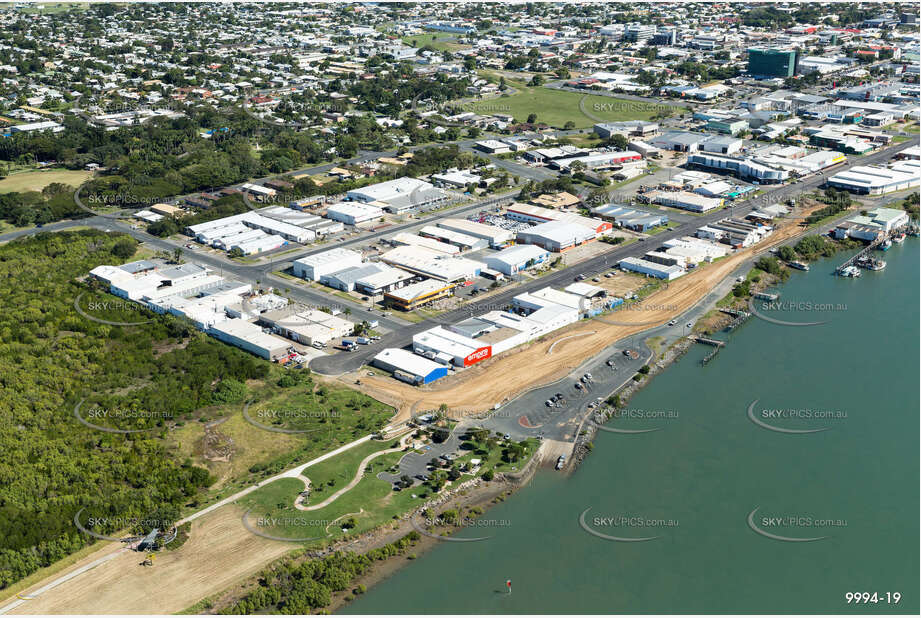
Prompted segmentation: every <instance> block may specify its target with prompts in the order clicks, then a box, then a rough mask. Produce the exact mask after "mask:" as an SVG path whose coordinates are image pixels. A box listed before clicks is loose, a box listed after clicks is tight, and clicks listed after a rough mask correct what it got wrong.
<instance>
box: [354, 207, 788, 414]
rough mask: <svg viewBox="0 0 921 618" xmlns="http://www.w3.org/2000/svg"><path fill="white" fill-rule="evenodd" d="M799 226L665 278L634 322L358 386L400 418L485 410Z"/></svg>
mask: <svg viewBox="0 0 921 618" xmlns="http://www.w3.org/2000/svg"><path fill="white" fill-rule="evenodd" d="M800 231H801V230H800V228H799V226H798V225H797V224H795V223H792V222H791V223H789V224H788V225H787V226H786V227H784V228H781V229H780V230H778V231H777V232H775V233H774V234H773V235H771V236H769V237H768V238H767V239H765V240H764V241H763V242H761V243H760V244H758V245H756V246H754V247H749V248H748V249H743V250H741V251H738V252H737V253H735V254H734V255H732V256H730V257H728V258H725V259H723V260H720V261H718V262H716V263H715V264H711V265H709V266H706V267H704V268H698V269H697V270H695V271H694V272H692V273H690V274H687V275H685V276H683V277H681V278H679V279H676V280H674V281H672V282H670V283H669V285H668V287H666V288H664V289H662V290H659V291H658V292H655V293H654V294H652V295H650V296H649V297H648V298H647V299H646V303H647V304H648V305H649V306H650V309H649V310H648V311H639V310H637V311H630V312H629V313H626V312H625V313H624V314H623V315H619V316H618V318H617V319H618V321H622V322H635V323H637V326H620V325H612V324H605V323H603V322H602V321H599V320H587V321H582V322H579V323H577V324H573V325H572V326H569V327H567V328H564V329H561V330H559V331H556V332H554V333H552V334H551V335H549V336H547V337H545V338H544V339H542V340H538V341H536V342H535V343H533V344H531V345H530V346H528V347H526V348H525V349H523V350H520V351H513V352H510V353H508V354H505V355H500V356H497V357H495V358H492V359H489V360H487V361H484V362H482V363H479V364H477V365H474V366H473V367H472V368H470V369H467V370H465V371H463V372H462V373H460V374H459V375H457V376H452V377H451V378H446V379H443V380H440V381H439V382H436V383H435V384H433V385H432V386H430V387H426V388H418V387H414V386H410V385H408V384H404V383H402V382H398V381H396V380H394V379H391V378H389V377H379V376H374V377H364V376H363V377H362V378H361V381H362V385H363V387H362V390H364V391H365V392H366V393H368V394H369V395H371V396H372V397H375V398H376V399H379V400H381V401H383V402H385V403H388V404H390V405H393V406H394V407H395V408H397V410H399V412H398V418H397V419H395V420H406V419H408V418H409V417H410V416H411V415H412V414H413V413H414V412H415V411H417V410H432V409H436V408H438V407H439V406H440V405H441V404H446V405H447V406H448V407H449V408H452V409H466V410H473V411H484V410H488V409H490V408H492V407H493V405H494V404H499V403H503V402H505V401H507V400H509V399H513V398H514V397H516V396H517V395H519V394H520V393H522V392H524V391H525V390H528V389H530V388H534V387H536V386H540V385H543V384H549V383H550V382H553V381H555V380H558V379H560V378H562V377H564V376H566V375H567V374H568V373H570V372H571V371H572V370H573V369H575V368H576V367H578V366H579V365H581V364H582V363H584V362H585V361H586V360H588V359H589V358H591V357H593V356H595V355H596V354H598V353H600V352H601V351H602V350H603V349H605V348H606V347H608V346H609V345H611V344H612V343H614V342H616V341H618V340H620V339H623V338H624V337H628V336H630V335H632V334H634V333H638V332H641V331H644V330H647V329H648V328H651V325H650V324H649V323H650V322H656V323H657V324H664V323H665V322H667V321H668V320H670V319H672V318H673V317H676V316H677V315H679V314H681V313H683V312H684V311H686V310H687V309H689V308H691V307H692V306H694V305H695V304H696V303H697V302H698V301H699V300H700V299H701V298H703V297H704V296H706V295H707V293H709V292H710V290H712V289H713V288H714V287H715V286H716V285H717V284H718V283H719V282H720V281H722V280H723V279H724V278H725V277H727V276H729V275H730V274H731V273H732V271H733V270H735V269H736V268H737V267H738V266H739V264H740V263H741V262H743V261H745V260H746V259H748V258H749V257H750V256H751V255H752V253H755V252H760V251H763V250H765V249H767V248H769V247H771V246H773V245H776V244H779V243H782V242H784V241H785V240H787V239H789V238H791V237H793V236H795V235H797V234H798V233H799V232H800ZM657 308H661V309H657ZM573 335H581V336H578V337H573ZM564 338H565V339H566V340H565V341H560V344H559V345H557V346H555V347H554V348H553V354H552V355H549V354H548V350H549V348H550V346H551V345H553V342H555V341H558V340H562V339H564ZM497 376H501V379H499V378H497ZM352 381H354V380H352Z"/></svg>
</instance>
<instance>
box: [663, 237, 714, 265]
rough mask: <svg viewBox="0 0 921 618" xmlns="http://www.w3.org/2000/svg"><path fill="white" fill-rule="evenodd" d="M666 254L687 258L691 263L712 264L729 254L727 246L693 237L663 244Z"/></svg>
mask: <svg viewBox="0 0 921 618" xmlns="http://www.w3.org/2000/svg"><path fill="white" fill-rule="evenodd" d="M662 246H664V247H665V252H666V253H669V254H672V255H680V256H683V257H685V258H687V260H688V262H690V263H694V264H697V263H700V262H710V261H712V260H715V259H717V258H721V257H723V256H725V255H728V254H729V249H728V248H726V246H725V245H719V244H717V243H713V242H709V241H707V240H704V239H701V238H694V237H693V236H682V237H681V238H673V239H670V240H666V241H665V242H664V243H662Z"/></svg>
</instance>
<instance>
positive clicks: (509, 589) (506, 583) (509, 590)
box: [505, 579, 512, 594]
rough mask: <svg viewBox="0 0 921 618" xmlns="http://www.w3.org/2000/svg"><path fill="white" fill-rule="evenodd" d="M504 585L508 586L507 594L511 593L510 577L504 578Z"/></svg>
mask: <svg viewBox="0 0 921 618" xmlns="http://www.w3.org/2000/svg"><path fill="white" fill-rule="evenodd" d="M505 585H506V587H507V588H508V593H509V594H512V580H510V579H509V580H506V581H505Z"/></svg>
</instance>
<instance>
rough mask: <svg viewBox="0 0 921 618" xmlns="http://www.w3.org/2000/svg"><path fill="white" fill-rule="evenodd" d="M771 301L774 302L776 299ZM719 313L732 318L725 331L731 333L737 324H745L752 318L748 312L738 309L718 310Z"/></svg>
mask: <svg viewBox="0 0 921 618" xmlns="http://www.w3.org/2000/svg"><path fill="white" fill-rule="evenodd" d="M775 296H776V295H775ZM772 300H776V298H775V299H772ZM720 311H721V312H723V313H725V314H727V315H731V316H732V318H733V319H732V322H730V323H729V324H727V325H726V330H727V331H731V330H732V329H734V328H735V327H736V326H738V325H739V324H742V323H743V322H745V320H747V319H748V318H750V317H752V314H751V313H749V312H748V311H739V310H738V309H725V308H724V309H720Z"/></svg>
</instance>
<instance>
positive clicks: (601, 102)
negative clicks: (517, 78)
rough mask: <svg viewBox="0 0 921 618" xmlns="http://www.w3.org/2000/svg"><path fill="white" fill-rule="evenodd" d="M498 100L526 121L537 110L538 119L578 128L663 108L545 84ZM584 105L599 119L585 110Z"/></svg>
mask: <svg viewBox="0 0 921 618" xmlns="http://www.w3.org/2000/svg"><path fill="white" fill-rule="evenodd" d="M583 98H584V99H585V101H584V103H583V104H582V106H581V108H580V105H579V102H580V101H582V99H583ZM496 102H497V103H500V104H501V105H503V106H506V105H507V106H508V108H509V111H508V112H507V113H509V114H511V115H512V116H514V117H515V120H518V121H520V122H524V121H525V120H527V118H528V115H529V114H531V113H534V114H537V121H538V122H545V123H547V124H549V125H551V126H554V127H563V125H565V124H566V122H567V121H569V120H571V121H573V122H574V123H575V125H576V128H578V129H584V128H587V127H591V126H592V125H594V124H595V123H596V122H599V121H603V122H615V121H618V120H649V119H651V118H652V117H653V116H655V115H656V113H657V112H659V111H661V110H660V109H659V108H657V106H656V105H655V104H654V103H646V102H642V101H629V100H626V99H617V98H614V97H606V96H602V95H597V94H581V93H577V92H567V91H564V90H554V89H552V88H543V87H540V88H523V89H521V90H519V91H518V92H516V93H515V94H512V95H509V96H502V97H499V98H498V99H496ZM583 109H584V110H585V111H586V112H588V114H590V115H591V116H594V117H595V118H597V120H596V119H594V118H592V117H591V116H589V115H586V114H585V113H583V111H582V110H583ZM677 111H680V110H677Z"/></svg>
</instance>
